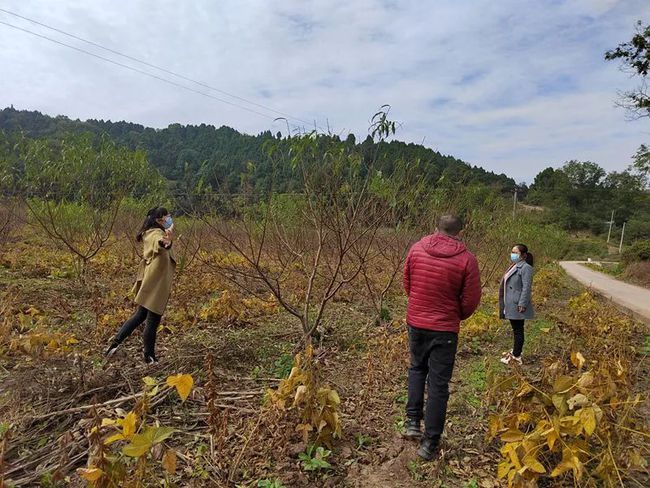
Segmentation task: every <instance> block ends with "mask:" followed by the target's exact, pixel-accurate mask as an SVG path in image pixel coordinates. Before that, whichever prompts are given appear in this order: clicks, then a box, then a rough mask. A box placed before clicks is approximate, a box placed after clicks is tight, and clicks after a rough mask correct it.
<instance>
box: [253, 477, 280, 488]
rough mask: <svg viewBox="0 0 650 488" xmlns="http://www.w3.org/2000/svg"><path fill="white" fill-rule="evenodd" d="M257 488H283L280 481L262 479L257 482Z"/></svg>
mask: <svg viewBox="0 0 650 488" xmlns="http://www.w3.org/2000/svg"><path fill="white" fill-rule="evenodd" d="M257 488H285V486H284V485H283V484H282V482H281V481H279V480H277V479H275V478H273V479H263V480H259V481H258V482H257Z"/></svg>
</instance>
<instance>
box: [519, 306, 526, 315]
mask: <svg viewBox="0 0 650 488" xmlns="http://www.w3.org/2000/svg"><path fill="white" fill-rule="evenodd" d="M517 310H518V311H519V313H524V312H525V311H526V307H522V306H521V305H517Z"/></svg>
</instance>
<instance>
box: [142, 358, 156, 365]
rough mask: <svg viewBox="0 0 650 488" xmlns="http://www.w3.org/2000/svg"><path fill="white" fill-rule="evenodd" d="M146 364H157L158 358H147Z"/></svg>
mask: <svg viewBox="0 0 650 488" xmlns="http://www.w3.org/2000/svg"><path fill="white" fill-rule="evenodd" d="M144 362H145V363H147V364H157V363H158V360H157V359H156V356H145V357H144Z"/></svg>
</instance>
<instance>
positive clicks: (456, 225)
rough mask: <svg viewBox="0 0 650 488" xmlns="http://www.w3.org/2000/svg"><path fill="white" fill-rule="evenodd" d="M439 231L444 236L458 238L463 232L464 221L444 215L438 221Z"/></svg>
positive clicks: (454, 216) (453, 216)
mask: <svg viewBox="0 0 650 488" xmlns="http://www.w3.org/2000/svg"><path fill="white" fill-rule="evenodd" d="M438 230H439V231H440V232H442V233H443V234H448V235H450V236H457V235H458V233H459V232H460V231H461V230H463V221H462V220H461V219H460V217H457V216H456V215H451V214H449V215H443V216H442V217H440V218H439V219H438Z"/></svg>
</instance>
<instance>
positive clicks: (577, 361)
mask: <svg viewBox="0 0 650 488" xmlns="http://www.w3.org/2000/svg"><path fill="white" fill-rule="evenodd" d="M571 362H572V363H573V365H574V366H575V367H576V368H578V369H582V367H583V366H584V364H585V357H584V356H583V355H582V353H580V352H575V351H574V352H572V353H571Z"/></svg>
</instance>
